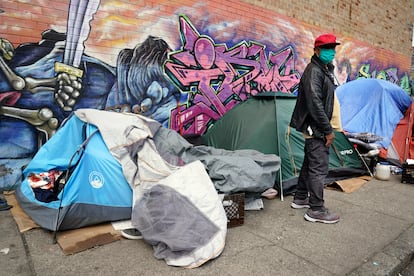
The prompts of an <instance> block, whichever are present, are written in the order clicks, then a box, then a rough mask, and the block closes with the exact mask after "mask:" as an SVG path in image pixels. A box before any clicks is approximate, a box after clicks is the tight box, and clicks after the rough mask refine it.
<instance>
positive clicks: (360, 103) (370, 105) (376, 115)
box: [336, 79, 412, 148]
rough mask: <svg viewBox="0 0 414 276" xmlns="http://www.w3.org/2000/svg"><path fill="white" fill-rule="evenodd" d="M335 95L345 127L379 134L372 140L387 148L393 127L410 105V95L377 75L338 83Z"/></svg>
mask: <svg viewBox="0 0 414 276" xmlns="http://www.w3.org/2000/svg"><path fill="white" fill-rule="evenodd" d="M336 95H337V96H338V100H339V102H340V105H341V121H342V127H343V129H344V130H345V131H347V132H350V133H365V132H367V133H370V134H374V135H377V136H381V137H382V138H383V140H381V141H378V142H376V143H377V144H380V145H381V146H382V147H384V148H388V146H389V145H390V143H391V138H392V136H393V134H394V130H395V127H396V126H397V124H398V122H399V121H400V120H401V118H402V117H403V116H404V113H405V111H406V110H407V108H408V107H409V106H410V105H411V101H412V100H411V97H410V96H408V95H407V93H406V92H405V91H404V90H403V89H402V88H400V87H399V86H398V85H396V84H393V83H391V82H389V81H385V80H380V79H357V80H353V81H350V82H347V83H345V84H343V85H342V86H339V87H338V88H337V89H336Z"/></svg>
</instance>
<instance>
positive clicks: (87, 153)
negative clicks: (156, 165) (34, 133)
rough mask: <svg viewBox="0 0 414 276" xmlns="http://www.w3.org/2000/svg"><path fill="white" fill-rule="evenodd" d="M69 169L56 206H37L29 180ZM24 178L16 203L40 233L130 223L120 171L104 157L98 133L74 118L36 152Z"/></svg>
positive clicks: (129, 197)
mask: <svg viewBox="0 0 414 276" xmlns="http://www.w3.org/2000/svg"><path fill="white" fill-rule="evenodd" d="M85 141H86V142H85ZM68 167H71V174H70V177H69V179H68V180H66V184H65V186H64V188H63V189H62V190H60V192H59V193H58V194H57V198H56V199H57V200H53V201H51V202H44V201H40V200H38V197H36V196H35V193H34V190H33V189H32V187H31V185H30V183H29V176H30V175H32V174H40V173H44V172H50V171H51V170H59V171H64V172H65V171H66V169H67V168H68ZM64 174H65V175H66V173H64ZM23 176H24V180H23V182H22V183H21V184H20V185H19V186H18V187H17V189H16V198H17V200H18V202H19V204H20V206H21V207H22V208H23V210H24V211H25V212H26V213H27V214H28V215H29V216H30V217H31V218H32V219H33V220H34V221H35V222H36V223H37V224H38V225H39V226H41V227H42V228H45V229H49V230H52V231H57V230H67V229H75V228H80V227H84V226H88V225H93V224H98V223H102V222H107V221H116V220H124V219H129V218H130V217H131V210H132V189H131V187H130V186H129V184H128V182H127V181H126V179H125V177H124V174H123V172H122V167H121V165H120V164H119V162H118V161H116V160H115V159H114V158H113V156H112V155H111V153H110V152H109V151H108V149H107V147H106V145H105V143H104V141H103V139H102V137H101V134H100V133H99V132H98V131H97V128H96V127H95V126H93V125H90V124H86V123H84V122H82V121H81V120H79V119H78V118H77V117H76V116H72V117H71V118H70V119H69V120H68V121H67V122H66V123H65V124H64V125H63V127H62V128H61V129H59V131H58V132H57V133H56V134H55V135H54V136H53V137H52V138H51V139H50V140H49V141H48V142H47V143H46V144H45V145H43V147H42V148H40V150H39V151H38V152H37V154H36V155H35V156H34V158H33V159H32V161H31V162H30V163H29V165H28V166H27V167H26V169H25V170H24V172H23ZM59 209H60V211H59Z"/></svg>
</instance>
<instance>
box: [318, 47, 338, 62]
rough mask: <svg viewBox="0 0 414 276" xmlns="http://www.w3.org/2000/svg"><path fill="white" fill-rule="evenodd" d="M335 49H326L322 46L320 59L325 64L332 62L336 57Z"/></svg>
mask: <svg viewBox="0 0 414 276" xmlns="http://www.w3.org/2000/svg"><path fill="white" fill-rule="evenodd" d="M335 53H336V51H335V49H324V48H320V53H319V59H320V60H321V61H322V63H323V64H328V63H330V62H332V60H333V59H334V57H335Z"/></svg>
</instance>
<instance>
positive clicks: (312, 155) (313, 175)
mask: <svg viewBox="0 0 414 276" xmlns="http://www.w3.org/2000/svg"><path fill="white" fill-rule="evenodd" d="M304 152H305V156H304V159H303V164H302V167H301V169H300V174H299V179H298V185H297V191H296V194H295V198H297V199H305V198H306V197H307V196H308V194H309V206H310V208H311V209H312V210H321V209H323V208H324V199H323V189H324V184H325V178H326V176H327V175H328V170H329V148H328V147H326V146H325V141H324V140H323V139H318V138H310V139H305V149H304Z"/></svg>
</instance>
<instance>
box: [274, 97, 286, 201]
mask: <svg viewBox="0 0 414 276" xmlns="http://www.w3.org/2000/svg"><path fill="white" fill-rule="evenodd" d="M276 93H277V92H275V94H274V97H273V99H274V102H275V117H276V120H275V123H276V137H277V152H278V155H279V157H280V142H279V126H278V124H277V106H276V104H277V100H276ZM279 184H280V185H279V186H280V200H281V201H283V200H284V197H283V179H282V158H280V169H279Z"/></svg>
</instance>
